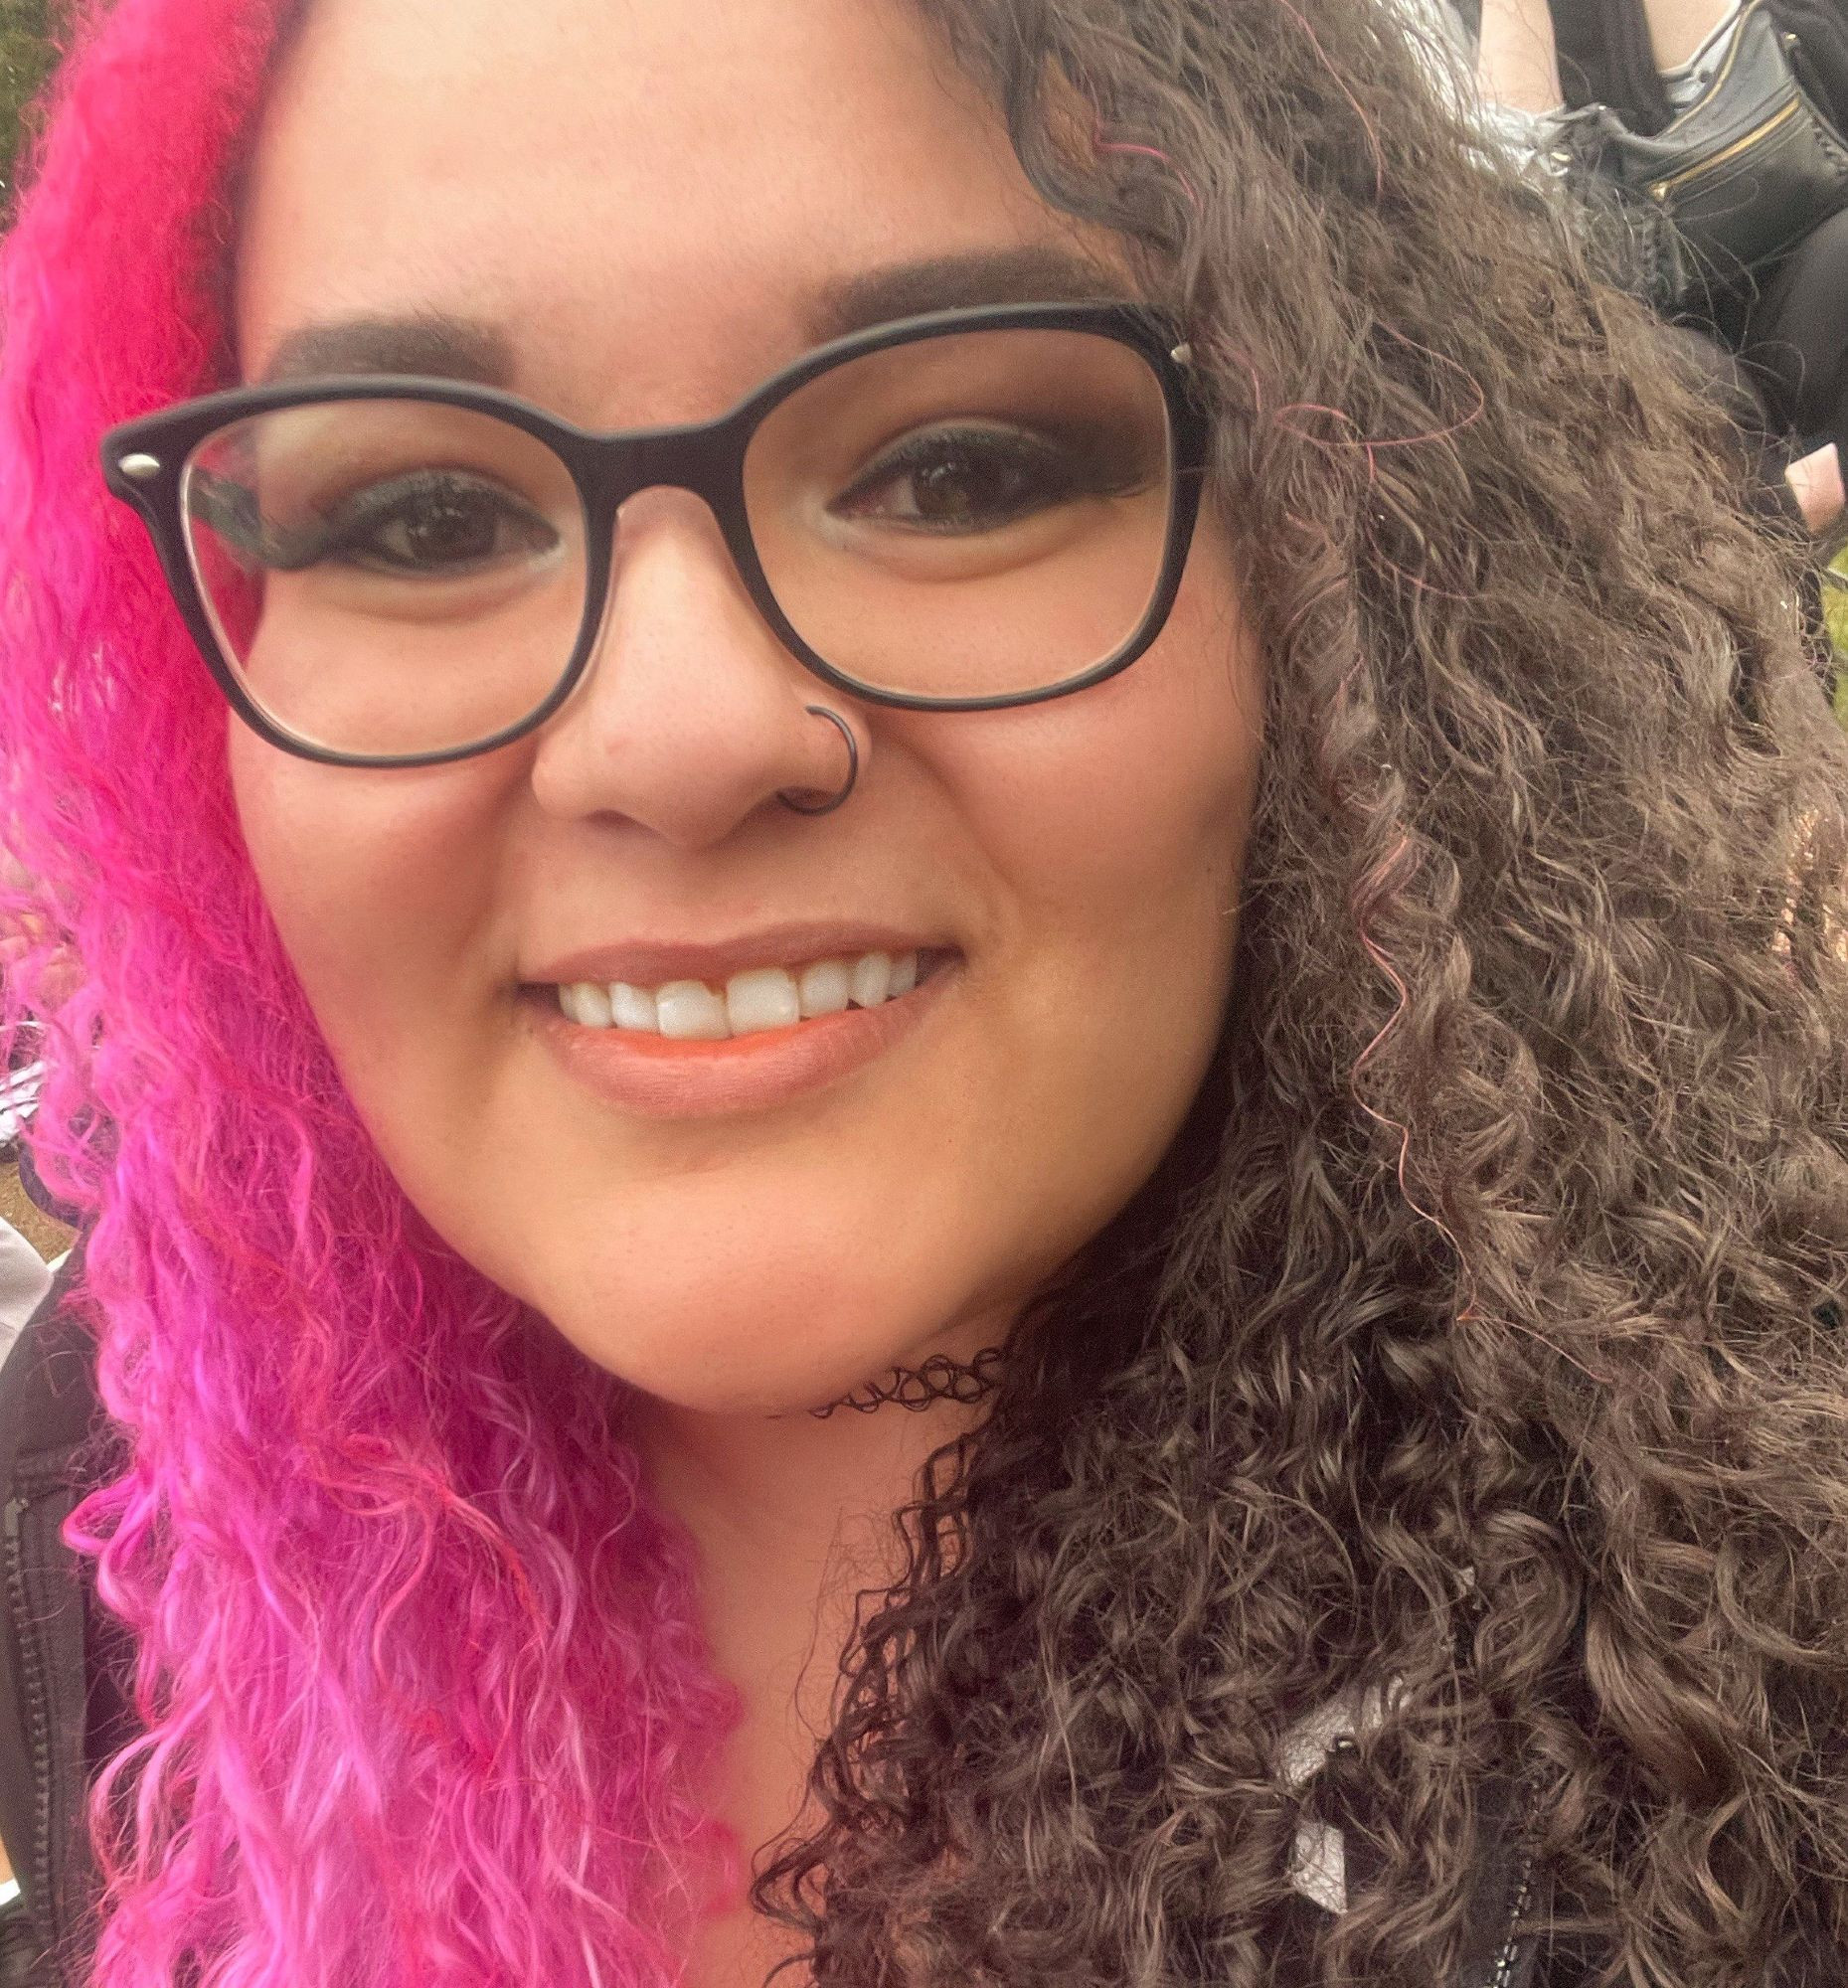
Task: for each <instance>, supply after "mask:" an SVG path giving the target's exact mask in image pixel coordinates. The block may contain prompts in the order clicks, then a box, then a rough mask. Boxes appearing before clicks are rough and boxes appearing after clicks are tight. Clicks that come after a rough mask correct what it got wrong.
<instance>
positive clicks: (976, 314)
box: [102, 301, 1210, 766]
mask: <svg viewBox="0 0 1848 1988" xmlns="http://www.w3.org/2000/svg"><path fill="white" fill-rule="evenodd" d="M1010 327H1019V328H1021V329H1023V330H1039V331H1080V332H1091V333H1093V334H1096V335H1098V336H1101V337H1105V338H1112V339H1115V340H1116V341H1117V342H1118V343H1119V344H1122V345H1126V346H1129V347H1130V348H1131V349H1132V350H1134V351H1135V352H1137V353H1138V354H1140V355H1141V357H1142V358H1143V359H1144V360H1145V361H1146V362H1147V363H1148V364H1149V366H1150V368H1151V370H1152V371H1153V372H1154V374H1155V377H1156V379H1157V381H1158V382H1159V383H1160V386H1161V391H1162V397H1163V400H1164V401H1165V403H1166V406H1167V414H1168V431H1169V436H1170V440H1171V443H1172V450H1171V456H1170V463H1169V475H1170V479H1171V486H1172V487H1171V490H1170V495H1169V506H1168V535H1167V543H1166V546H1165V547H1164V549H1163V555H1162V565H1161V570H1160V574H1159V576H1158V577H1157V580H1156V583H1155V589H1154V592H1153V593H1152V594H1151V595H1150V598H1149V604H1148V607H1147V610H1146V611H1145V612H1144V614H1143V617H1142V620H1141V622H1140V624H1139V625H1138V626H1137V627H1136V629H1135V631H1134V633H1133V634H1131V635H1130V637H1129V639H1128V640H1127V641H1126V642H1124V643H1123V644H1122V646H1121V647H1120V648H1118V649H1117V650H1116V651H1114V653H1112V654H1111V655H1109V656H1108V657H1106V658H1105V659H1104V660H1103V661H1102V662H1100V663H1095V664H1093V665H1092V666H1091V667H1090V668H1088V669H1086V670H1084V671H1082V672H1081V673H1080V674H1079V675H1077V676H1075V677H1071V678H1068V679H1066V680H1065V681H1064V682H1062V683H1057V684H1053V685H1050V686H1048V687H1047V688H1045V689H1043V690H1032V691H1009V692H1005V693H1001V694H998V695H995V696H990V697H928V696H921V695H919V694H917V693H914V692H909V691H888V690H880V689H878V688H876V687H874V686H872V685H869V684H863V683H861V682H860V681H859V680H858V679H857V678H855V677H852V676H850V675H848V674H847V672H846V671H844V670H841V669H837V668H836V667H835V666H834V665H833V664H832V663H830V662H829V661H828V660H827V658H826V657H825V656H822V655H819V654H817V652H816V651H815V650H814V649H812V648H810V647H809V645H808V644H807V643H806V642H805V641H804V640H803V639H802V637H801V635H800V634H798V633H797V631H796V630H795V629H794V628H793V627H792V626H791V625H790V623H789V620H788V617H787V616H786V615H785V614H784V613H783V611H782V607H781V605H780V604H779V603H778V601H777V599H776V596H775V593H774V592H773V591H772V590H771V587H770V584H769V581H768V580H767V579H766V578H765V576H764V573H763V568H762V564H761V562H760V561H759V560H758V557H757V549H756V541H755V539H754V538H753V537H752V532H751V520H750V515H749V512H748V510H747V506H746V500H745V456H746V452H747V450H748V449H749V448H750V446H751V442H752V438H753V436H754V435H755V434H756V430H757V427H758V425H759V423H760V422H761V421H762V420H763V419H764V417H765V416H766V415H767V414H770V413H771V411H772V410H773V409H775V408H776V407H778V406H780V405H781V403H782V402H784V401H785V400H787V399H788V398H789V396H790V395H791V394H793V393H795V392H796V391H797V390H798V389H799V388H802V387H805V386H807V385H808V383H809V382H810V381H812V380H815V379H817V378H819V377H820V376H821V375H822V374H824V373H828V372H831V371H832V370H833V369H834V368H835V367H836V366H839V365H842V364H843V363H845V362H846V361H848V360H851V359H859V358H864V357H865V356H866V355H868V354H869V353H874V352H882V351H885V350H887V349H888V348H890V347H894V346H901V345H910V344H915V343H917V342H919V341H921V340H924V339H928V338H938V337H943V336H946V335H949V334H951V333H958V332H971V331H998V330H1005V329H1008V328H1010ZM1188 364H1189V355H1188V351H1187V347H1186V345H1185V344H1184V343H1182V342H1181V340H1180V334H1179V330H1178V327H1177V326H1176V325H1175V323H1174V322H1173V320H1172V319H1170V318H1169V317H1168V316H1167V315H1166V314H1165V313H1163V312H1161V311H1158V310H1156V309H1154V308H1153V307H1151V306H1149V305H1145V304H1133V303H1122V302H1116V301H1099V302H1095V303H1064V304H1038V303H1025V304H987V305H982V306H979V307H976V308H973V309H960V310H947V311H930V312H926V313H924V315H922V316H918V317H908V318H900V319H896V320H894V321H893V322H891V323H889V324H883V325H876V326H874V327H873V328H871V329H870V330H867V331H863V332H856V333H853V334H851V335H850V336H848V337H846V338H839V339H833V340H830V341H829V342H828V343H827V344H825V345H820V346H817V347H815V348H814V349H813V350H812V351H809V352H806V353H804V354H803V355H802V357H801V358H799V359H797V360H796V361H794V362H793V363H792V364H791V365H789V366H786V367H784V368H783V369H782V370H781V371H780V372H778V373H775V374H773V375H771V377H770V378H769V379H768V380H766V381H764V382H763V384H762V385H761V386H759V387H757V388H756V389H755V390H754V391H753V392H752V393H751V394H749V395H747V396H746V397H745V399H744V400H742V401H740V402H739V403H738V404H737V405H736V406H735V407H734V408H732V409H731V410H730V411H729V412H728V413H726V414H721V415H719V416H718V418H717V419H715V420H711V421H699V422H692V423H688V424H683V425H676V426H670V427H656V428H626V429H618V430H614V431H609V432H597V431H595V430H591V429H588V428H582V427H579V426H577V425H575V424H574V423H573V422H571V421H567V420H564V419H562V418H561V417H560V416H558V415H556V414H548V413H547V412H546V411H545V410H544V409H542V408H539V407H536V406H535V405H534V404H533V403H532V402H530V401H526V400H522V399H521V398H520V397H519V396H517V395H514V394H508V393H503V392H501V391H500V390H499V389H497V388H493V387H480V386H475V385H472V384H470V383H466V382H461V381H454V380H442V379H428V378H422V377H419V376H416V375H395V374H363V375H355V376H353V377H350V378H345V377H343V378H330V379H325V380H313V381H303V382H293V381H291V382H285V383H280V384H278V385H275V386H269V387H235V388H230V389H228V390H226V391H224V392H222V393H215V394H207V395H204V396H202V397H200V398H199V399H196V400H191V401H184V402H181V403H180V404H179V405H178V406H175V407H171V408H165V409H162V410H161V411H160V412H158V413H156V414H145V415H142V416H141V417H139V418H138V419H135V420H131V421H125V422H123V423H122V424H121V425H120V426H118V427H113V428H111V429H110V430H109V431H108V432H107V433H106V434H105V435H104V436H103V438H102V470H103V479H104V481H105V482H106V483H107V485H108V488H109V490H110V491H111V492H112V493H113V494H114V495H115V496H116V497H118V498H120V499H121V500H122V501H123V502H124V503H126V504H128V505H129V506H130V507H131V508H132V509H133V510H134V511H135V512H136V513H137V515H138V516H139V517H140V519H141V521H142V523H143V524H144V525H145V526H146V527H147V530H148V535H149V537H150V538H151V539H152V540H153V543H154V549H155V552H156V553H157V554H158V556H159V559H160V563H161V568H162V571H163V572H164V573H165V575H166V579H167V584H168V587H169V589H170V591H171V592H172V594H173V597H174V601H175V603H176V604H177V606H178V607H179V610H180V613H181V616H182V618H183V619H184V621H185V623H186V626H187V629H188V631H189V633H190V634H191V635H192V637H193V640H194V642H195V644H196V645H197V647H198V649H199V652H200V654H201V655H202V656H203V657H204V659H205V662H206V665H207V667H208V668H209V669H210V670H211V672H212V675H213V678H214V679H215V681H216V682H217V684H218V686H219V688H220V690H222V691H223V692H224V694H225V697H226V699H227V700H228V701H229V703H230V705H231V707H232V709H233V710H234V711H235V712H236V713H237V715H238V716H239V718H241V719H242V720H243V721H244V722H245V724H247V725H248V726H250V727H251V729H252V731H253V732H255V733H256V734H257V735H258V736H259V737H260V738H262V739H264V740H266V741H267V742H268V743H269V744H270V745H274V746H276V747H277V748H278V749H280V750H282V751H284V752H290V753H293V754H294V755H295V756H296V757H298V758H303V759H312V760H316V761H318V762H319V763H321V764H323V765H332V766H435V765H443V764H447V763H449V762H451V761H453V760H457V759H472V758H474V757H476V756H477V755H478V754H480V753H483V752H492V751H495V750H497V749H498V748H499V747H500V746H502V745H512V744H513V742H514V741H515V740H518V739H523V738H525V737H526V735H527V734H528V733H530V732H534V731H536V730H537V729H538V728H539V727H540V726H542V725H543V724H544V723H545V722H546V720H547V719H548V718H550V717H551V716H552V714H553V713H554V712H556V711H557V710H558V709H559V708H560V707H561V706H562V705H563V704H564V703H565V702H566V700H567V699H568V698H570V696H571V694H572V692H573V691H574V690H576V688H577V687H578V684H579V682H580V680H581V679H582V678H583V676H584V673H585V671H586V669H587V668H588V665H589V662H590V658H591V657H592V655H594V654H595V651H596V645H597V640H598V637H599V636H600V634H601V631H602V625H603V618H604V615H605V613H606V612H607V608H608V599H609V580H610V573H611V569H612V566H613V554H614V544H615V532H616V513H617V511H618V510H619V509H620V508H621V507H622V505H623V504H625V503H626V502H627V501H628V499H629V498H630V497H632V496H634V495H635V494H636V492H637V491H640V490H647V489H654V488H670V489H678V490H691V491H692V492H694V494H695V495H696V496H698V497H700V498H702V499H703V500H704V501H705V503H706V504H707V506H708V507H709V508H710V509H711V511H712V513H713V516H714V518H715V519H716V520H717V521H718V524H719V528H720V531H721V532H722V534H723V535H724V538H725V542H726V546H727V549H728V550H729V551H730V553H731V555H732V559H733V562H734V564H735V565H736V567H737V569H738V573H739V576H740V578H741V579H742V580H744V582H745V586H746V588H747V590H748V591H749V593H750V594H751V597H752V599H753V601H754V602H755V603H756V608H757V611H758V612H759V613H760V614H761V615H762V616H763V619H764V621H765V622H766V624H767V625H768V626H769V628H770V629H771V631H772V632H773V633H774V634H775V635H776V637H777V639H778V640H779V641H780V642H781V643H782V644H783V646H784V647H785V648H786V649H787V650H788V651H789V653H790V654H791V655H792V656H793V657H794V658H795V659H796V661H797V662H799V663H800V664H801V665H802V666H803V667H804V668H805V669H807V670H808V671H809V672H811V674H813V675H815V676H817V677H819V678H820V679H821V681H822V682H823V683H826V684H831V685H833V686H834V688H836V689H837V690H841V691H845V692H846V693H847V694H848V695H849V696H852V697H855V698H858V699H861V700H863V701H864V702H866V703H868V704H876V705H885V706H888V707H891V708H893V709H897V710H903V711H997V710H1001V709H1004V708H1006V707H1008V706H1012V705H1023V704H1044V703H1046V702H1048V701H1050V700H1051V699H1053V698H1059V697H1070V696H1071V695H1072V694H1073V693H1074V692H1075V691H1081V690H1087V689H1089V688H1090V687H1091V685H1092V684H1095V683H1101V682H1103V680H1104V679H1105V678H1106V677H1112V676H1115V675H1117V674H1118V672H1120V671H1122V670H1125V669H1127V668H1128V667H1129V665H1130V664H1131V663H1133V662H1134V661H1135V660H1136V659H1137V657H1139V656H1140V655H1142V654H1143V653H1144V652H1145V651H1146V650H1147V649H1148V647H1149V645H1150V644H1151V643H1152V642H1153V641H1154V639H1155V637H1156V636H1157V635H1158V634H1159V633H1160V632H1161V629H1162V627H1163V625H1164V623H1165V622H1166V620H1167V618H1168V614H1169V612H1170V610H1171V609H1172V607H1173V605H1174V599H1175V595H1176V593H1177V592H1178V591H1179V589H1180V583H1181V575H1182V572H1183V570H1184V569H1185V567H1186V563H1187V554H1188V550H1189V548H1190V546H1191V545H1192V543H1193V535H1194V527H1195V524H1196V521H1197V519H1198V516H1199V509H1200V490H1201V483H1202V478H1203V475H1204V471H1205V467H1206V461H1207V451H1208V445H1209V437H1210V423H1209V420H1208V418H1207V415H1206V414H1205V413H1204V411H1203V410H1202V408H1201V407H1200V405H1199V403H1198V401H1197V399H1196V397H1195V395H1194V392H1193V389H1192V386H1191V384H1190V381H1189V378H1188V371H1187V368H1188ZM348 400H360V401H366V400H377V401H386V400H391V401H405V400H413V401H428V402H433V403H436V404H438V405H441V406H445V407H455V408H466V409H472V410H474V411H476V412H478V413H480V414H490V415H494V416H496V417H498V418H499V419H501V420H504V421H507V422H509V423H510V424H511V425H512V426H514V427H516V428H519V429H522V430H523V431H524V432H525V433H527V434H529V435H532V436H533V437H534V438H535V439H537V440H538V441H540V442H542V443H544V444H545V445H546V446H547V447H548V448H550V449H551V450H552V452H553V453H554V454H555V455H556V456H557V457H558V458H559V460H560V461H561V462H563V463H564V465H565V467H566V468H567V469H568V470H569V471H570V473H571V476H572V478H573V480H574V482H575V483H576V484H577V488H578V496H579V501H580V503H581V504H582V505H583V507H584V519H585V526H586V531H587V535H588V536H587V545H586V551H585V611H584V621H583V624H582V626H581V627H580V629H579V633H578V638H577V642H576V645H575V647H574V649H573V652H572V657H571V660H570V662H569V663H568V664H567V665H566V668H565V670H564V673H563V674H562V675H561V677H560V679H559V681H558V683H557V685H556V686H555V687H554V689H553V690H552V692H551V693H550V695H548V696H547V697H546V698H545V700H544V701H543V702H542V703H541V704H540V705H539V706H538V707H537V708H536V709H534V710H533V711H531V712H529V713H528V714H527V715H526V716H525V717H524V718H522V719H521V720H520V721H519V722H518V723H517V724H514V725H510V726H506V727H504V728H503V729H502V730H501V731H499V732H496V733H493V734H491V735H490V736H489V737H487V738H485V739H482V740H479V741H477V742H475V743H474V744H472V745H458V746H445V747H443V748H442V749H441V750H439V751H431V752H395V753H364V752H341V751H336V750H334V749H333V748H332V747H330V746H325V745H316V744H314V743H313V742H312V741H311V740H306V739H299V738H297V737H295V736H294V735H293V734H292V733H290V732H288V731H286V730H284V729H283V728H282V727H281V726H279V725H278V724H277V723H276V722H275V721H274V720H273V719H271V718H270V717H269V716H268V715H267V714H266V713H265V712H264V711H263V710H262V709H261V707H260V706H258V705H257V704H256V703H255V702H254V701H253V700H252V697H251V696H250V694H249V692H248V691H247V690H246V689H245V687H244V685H243V684H242V683H241V682H240V681H239V679H238V676H237V674H236V672H235V671H234V670H233V669H232V667H231V665H230V663H229V662H228V661H227V660H226V657H225V655H224V653H223V651H222V649H221V648H220V645H219V639H218V635H217V632H216V630H215V628H214V626H213V622H212V617H211V614H210V612H209V610H208V609H207V606H206V603H205V598H204V595H203V592H202V590H201V587H200V583H199V578H198V575H197V573H196V572H195V570H194V566H193V560H192V555H191V550H190V547H189V545H188V537H187V531H186V521H185V517H184V514H183V508H182V501H181V499H182V491H183V488H184V479H185V472H186V469H187V466H188V464H189V463H190V462H191V460H192V457H193V454H194V452H195V451H196V450H197V449H198V448H199V446H200V444H201V443H203V442H204V441H206V440H208V439H209V438H210V437H211V436H212V435H213V434H215V433H217V432H218V431H219V430H220V429H222V428H226V427H229V426H231V425H232V424H233V423H234V422H236V421H240V420H246V419H249V418H250V417H251V416H252V415H254V414H268V413H272V412H274V411H276V410H278V409H282V408H296V407H313V406H317V405H319V404H321V403H323V402H327V401H348Z"/></svg>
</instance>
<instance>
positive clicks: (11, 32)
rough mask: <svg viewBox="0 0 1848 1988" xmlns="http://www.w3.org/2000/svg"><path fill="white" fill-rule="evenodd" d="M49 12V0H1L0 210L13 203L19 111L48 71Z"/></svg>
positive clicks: (51, 55) (51, 54)
mask: <svg viewBox="0 0 1848 1988" xmlns="http://www.w3.org/2000/svg"><path fill="white" fill-rule="evenodd" d="M50 14H51V8H50V4H49V0H0V214H4V212H5V211H6V210H7V209H8V208H10V207H11V206H12V204H13V163H14V161H15V160H16V159H17V158H18V156H19V150H20V143H21V140H22V137H23V135H24V134H23V132H22V130H21V128H20V117H21V112H22V111H23V110H24V109H25V107H26V105H27V104H28V103H29V102H30V101H31V100H32V98H33V97H34V96H35V95H36V94H37V92H38V88H39V85H40V84H41V83H43V82H44V81H45V79H46V77H47V76H49V75H50V74H51V68H52V63H53V60H54V57H55V53H56V52H55V51H54V49H53V47H52V38H51V37H52V24H51V19H50Z"/></svg>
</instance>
